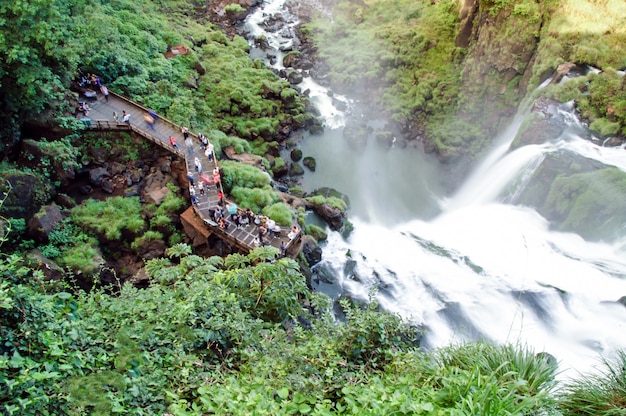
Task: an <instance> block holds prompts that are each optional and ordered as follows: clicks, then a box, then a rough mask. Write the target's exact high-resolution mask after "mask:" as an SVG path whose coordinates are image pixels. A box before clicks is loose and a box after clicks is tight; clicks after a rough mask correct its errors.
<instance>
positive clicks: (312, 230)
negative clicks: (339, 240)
mask: <svg viewBox="0 0 626 416" xmlns="http://www.w3.org/2000/svg"><path fill="white" fill-rule="evenodd" d="M306 234H307V235H310V236H311V237H313V238H314V239H315V241H317V242H320V241H323V240H326V239H327V238H328V234H326V231H324V229H323V228H322V227H319V226H317V225H315V224H307V225H306Z"/></svg>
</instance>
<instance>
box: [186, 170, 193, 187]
mask: <svg viewBox="0 0 626 416" xmlns="http://www.w3.org/2000/svg"><path fill="white" fill-rule="evenodd" d="M187 179H188V180H189V184H190V185H191V186H194V181H193V173H191V171H187Z"/></svg>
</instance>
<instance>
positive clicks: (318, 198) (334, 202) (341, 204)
mask: <svg viewBox="0 0 626 416" xmlns="http://www.w3.org/2000/svg"><path fill="white" fill-rule="evenodd" d="M306 200H307V201H309V202H311V203H312V204H315V205H324V204H328V205H330V206H331V207H333V208H337V209H340V210H346V209H348V204H346V202H345V201H344V200H343V199H340V198H337V197H334V196H330V197H324V196H322V195H314V196H308V197H306Z"/></svg>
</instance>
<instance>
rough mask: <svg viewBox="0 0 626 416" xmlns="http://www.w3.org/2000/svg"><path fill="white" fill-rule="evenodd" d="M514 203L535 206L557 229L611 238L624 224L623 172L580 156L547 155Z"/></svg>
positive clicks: (625, 182) (625, 175)
mask: <svg viewBox="0 0 626 416" xmlns="http://www.w3.org/2000/svg"><path fill="white" fill-rule="evenodd" d="M516 202H518V203H521V204H525V205H530V206H533V207H535V208H536V209H537V211H538V212H539V213H540V214H541V215H542V216H544V217H545V218H547V219H548V220H549V221H550V224H551V225H552V227H554V228H556V229H558V230H561V231H569V232H575V233H578V234H580V235H581V236H582V237H584V238H586V239H590V240H613V239H614V238H617V237H619V232H620V230H622V229H623V228H624V226H626V173H624V172H622V171H621V170H619V169H617V168H614V167H607V166H605V165H603V164H602V163H600V162H598V161H596V160H590V159H585V158H583V157H580V156H575V155H570V154H566V153H558V154H553V155H548V156H547V157H546V159H545V160H544V162H543V163H542V165H541V166H540V167H539V168H538V169H537V170H536V171H535V172H534V174H533V177H532V179H531V181H530V182H529V184H528V185H527V186H526V188H525V190H524V192H523V193H522V194H521V195H520V196H519V197H518V199H517V201H516Z"/></svg>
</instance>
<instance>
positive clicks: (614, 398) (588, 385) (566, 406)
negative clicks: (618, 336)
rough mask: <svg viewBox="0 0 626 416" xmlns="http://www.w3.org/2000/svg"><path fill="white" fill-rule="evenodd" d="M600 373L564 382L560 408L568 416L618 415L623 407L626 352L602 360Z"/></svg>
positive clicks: (625, 389) (624, 399) (625, 381)
mask: <svg viewBox="0 0 626 416" xmlns="http://www.w3.org/2000/svg"><path fill="white" fill-rule="evenodd" d="M602 364H603V368H602V369H601V371H600V372H594V373H592V374H583V375H582V376H581V377H580V378H579V379H575V380H570V381H568V382H567V383H566V386H565V389H564V391H562V392H561V394H560V408H561V409H563V411H564V412H565V413H564V414H567V415H619V414H622V413H623V412H624V409H625V408H626V352H624V351H618V352H617V353H615V355H614V356H613V357H611V358H604V359H603V360H602Z"/></svg>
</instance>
